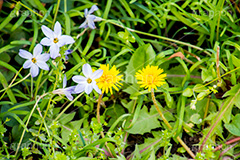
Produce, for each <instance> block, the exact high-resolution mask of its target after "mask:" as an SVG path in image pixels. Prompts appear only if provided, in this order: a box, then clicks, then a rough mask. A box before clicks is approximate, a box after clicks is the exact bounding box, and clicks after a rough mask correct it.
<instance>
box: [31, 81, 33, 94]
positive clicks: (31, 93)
mask: <svg viewBox="0 0 240 160" xmlns="http://www.w3.org/2000/svg"><path fill="white" fill-rule="evenodd" d="M31 98H33V77H32V76H31Z"/></svg>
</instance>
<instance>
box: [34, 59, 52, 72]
mask: <svg viewBox="0 0 240 160" xmlns="http://www.w3.org/2000/svg"><path fill="white" fill-rule="evenodd" d="M36 64H37V65H38V67H39V68H41V69H43V70H47V71H48V70H49V66H48V65H47V63H46V62H43V61H37V63H36Z"/></svg>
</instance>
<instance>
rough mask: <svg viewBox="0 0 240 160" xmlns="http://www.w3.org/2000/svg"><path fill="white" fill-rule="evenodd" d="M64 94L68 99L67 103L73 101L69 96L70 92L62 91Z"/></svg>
mask: <svg viewBox="0 0 240 160" xmlns="http://www.w3.org/2000/svg"><path fill="white" fill-rule="evenodd" d="M64 94H65V96H66V97H67V98H68V99H69V101H72V100H73V96H72V95H71V93H70V92H68V91H66V90H65V91H64Z"/></svg>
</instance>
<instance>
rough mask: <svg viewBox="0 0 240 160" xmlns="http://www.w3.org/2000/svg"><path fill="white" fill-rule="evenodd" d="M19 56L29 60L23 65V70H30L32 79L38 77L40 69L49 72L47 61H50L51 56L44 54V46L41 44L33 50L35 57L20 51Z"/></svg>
mask: <svg viewBox="0 0 240 160" xmlns="http://www.w3.org/2000/svg"><path fill="white" fill-rule="evenodd" d="M19 56H20V57H22V58H24V59H27V61H26V62H25V63H24V64H23V68H24V69H27V68H30V73H31V76H32V77H36V76H37V75H38V73H39V68H41V69H43V70H49V67H48V65H47V63H46V61H48V60H49V58H50V55H49V54H46V53H44V54H42V45H40V44H37V45H36V46H35V48H34V49H33V55H32V54H31V53H30V52H28V51H25V50H23V49H20V50H19Z"/></svg>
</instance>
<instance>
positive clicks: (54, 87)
mask: <svg viewBox="0 0 240 160" xmlns="http://www.w3.org/2000/svg"><path fill="white" fill-rule="evenodd" d="M51 71H53V70H51ZM57 79H58V75H56V81H55V83H54V85H53V91H54V90H55V89H56V87H57V83H58V81H57ZM52 98H53V96H51V98H50V99H49V101H48V105H47V109H46V111H45V114H44V117H43V119H42V121H41V124H40V126H39V129H38V134H39V133H40V131H41V129H42V125H43V123H44V120H45V118H46V116H47V113H48V110H49V108H50V103H51V101H52ZM44 125H45V123H44ZM45 127H46V128H47V126H46V125H45ZM47 131H48V130H47ZM47 133H48V136H50V133H49V132H47Z"/></svg>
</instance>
